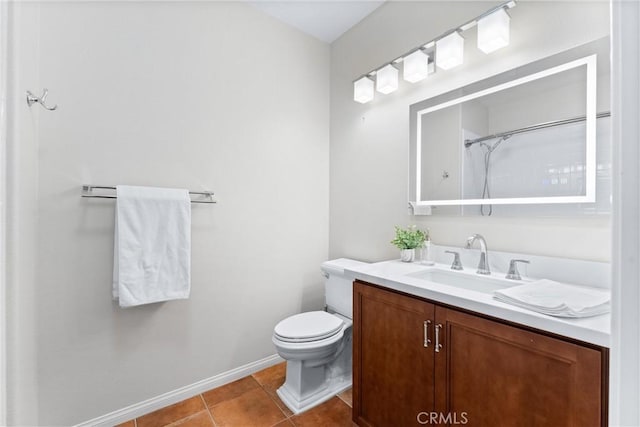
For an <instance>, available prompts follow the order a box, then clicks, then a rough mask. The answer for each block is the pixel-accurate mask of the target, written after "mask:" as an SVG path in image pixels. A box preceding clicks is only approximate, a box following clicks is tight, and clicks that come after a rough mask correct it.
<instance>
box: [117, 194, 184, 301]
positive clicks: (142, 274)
mask: <svg viewBox="0 0 640 427" xmlns="http://www.w3.org/2000/svg"><path fill="white" fill-rule="evenodd" d="M116 195H117V199H116V226H115V244H114V257H113V258H114V259H113V298H114V299H118V300H119V303H120V307H132V306H136V305H142V304H149V303H154V302H160V301H167V300H172V299H185V298H189V292H190V290H191V199H190V197H189V192H188V191H187V190H180V189H172V188H154V187H134V186H127V185H118V186H117V187H116Z"/></svg>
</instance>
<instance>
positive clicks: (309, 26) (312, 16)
mask: <svg viewBox="0 0 640 427" xmlns="http://www.w3.org/2000/svg"><path fill="white" fill-rule="evenodd" d="M248 3H249V4H251V5H252V6H254V7H256V8H258V9H260V10H261V11H263V12H265V13H267V14H269V15H271V16H273V17H274V18H276V19H279V20H280V21H282V22H285V23H287V24H289V25H291V26H293V27H295V28H297V29H299V30H300V31H303V32H305V33H307V34H310V35H312V36H313V37H315V38H317V39H319V40H322V41H323V42H326V43H332V42H333V41H334V40H335V39H337V38H338V37H340V36H341V35H342V34H344V33H345V32H346V31H347V30H348V29H349V28H351V27H353V26H354V25H355V24H357V23H358V22H360V21H361V20H362V18H364V17H365V16H367V15H368V14H370V13H371V12H373V11H374V10H375V9H377V8H378V7H380V6H381V5H382V4H383V3H384V0H381V1H366V0H364V1H363V0H361V1H336V0H330V1H300V0H289V1H268V0H267V1H249V2H248Z"/></svg>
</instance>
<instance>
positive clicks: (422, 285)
mask: <svg viewBox="0 0 640 427" xmlns="http://www.w3.org/2000/svg"><path fill="white" fill-rule="evenodd" d="M434 267H435V268H439V269H443V270H446V269H448V268H449V265H443V264H436V265H435V266H432V267H430V266H426V265H422V264H418V263H407V262H401V261H400V260H394V261H384V262H378V263H373V264H363V265H361V266H353V267H348V268H345V273H346V274H347V275H348V276H350V277H352V278H354V279H360V280H362V281H365V282H369V283H373V284H376V285H380V286H383V287H385V288H389V289H394V290H397V291H400V292H404V293H407V294H410V295H415V296H418V297H422V298H426V299H429V300H431V301H434V302H440V303H443V304H447V305H450V306H454V307H459V308H463V309H466V310H470V311H474V312H476V313H480V314H485V315H488V316H492V317H495V318H498V319H503V320H507V321H509V322H513V323H518V324H521V325H525V326H529V327H532V328H536V329H539V330H542V331H547V332H551V333H554V334H557V335H562V336H565V337H568V338H573V339H576V340H580V341H584V342H587V343H591V344H596V345H599V346H602V347H609V346H610V336H611V315H609V314H605V315H600V316H593V317H587V318H582V319H566V318H560V317H552V316H547V315H544V314H539V313H536V312H533V311H530V310H526V309H523V308H519V307H516V306H512V305H509V304H505V303H502V302H500V301H496V300H494V299H493V297H492V295H491V294H487V293H482V292H475V291H471V290H467V289H461V288H457V287H453V286H447V285H442V284H439V283H435V282H431V281H428V280H425V279H420V278H416V277H411V276H407V275H408V274H411V273H416V272H419V271H423V270H427V269H431V268H434ZM461 274H469V275H475V272H473V271H469V270H468V269H467V270H466V271H464V272H461ZM495 277H501V278H502V277H503V275H501V276H498V275H496V276H495Z"/></svg>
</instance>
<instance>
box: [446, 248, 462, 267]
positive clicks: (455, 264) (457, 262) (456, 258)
mask: <svg viewBox="0 0 640 427" xmlns="http://www.w3.org/2000/svg"><path fill="white" fill-rule="evenodd" d="M445 253H448V254H453V263H452V264H451V269H452V270H462V263H461V262H460V254H459V253H458V252H455V251H445Z"/></svg>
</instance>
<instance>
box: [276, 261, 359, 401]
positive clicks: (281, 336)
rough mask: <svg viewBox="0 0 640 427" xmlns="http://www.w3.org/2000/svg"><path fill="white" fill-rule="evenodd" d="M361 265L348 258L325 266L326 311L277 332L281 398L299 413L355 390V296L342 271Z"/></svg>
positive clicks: (286, 323) (300, 317) (289, 321)
mask: <svg viewBox="0 0 640 427" xmlns="http://www.w3.org/2000/svg"><path fill="white" fill-rule="evenodd" d="M362 264H364V263H362V262H360V261H354V260H350V259H346V258H340V259H336V260H333V261H327V262H325V263H323V264H322V267H321V268H322V272H323V274H324V276H325V278H326V280H325V301H326V307H327V311H310V312H307V313H301V314H296V315H293V316H291V317H287V318H286V319H284V320H282V321H281V322H280V323H278V324H277V325H276V327H275V328H274V330H273V339H272V340H273V344H274V345H275V346H276V349H277V351H278V354H279V355H280V356H281V357H282V358H283V359H285V360H286V361H287V378H286V381H285V383H284V384H283V385H282V387H280V388H279V389H278V396H280V399H282V401H283V402H284V403H285V404H286V405H287V406H288V407H289V409H291V411H293V413H295V414H297V413H300V412H302V411H305V410H307V409H309V408H311V407H313V406H316V405H318V404H320V403H322V402H324V401H326V400H328V399H330V398H331V397H333V396H335V395H336V394H337V393H340V392H341V391H344V390H346V389H348V388H349V387H351V354H352V344H351V326H352V318H353V294H352V280H351V279H350V278H348V277H345V275H344V269H345V267H351V266H357V265H362Z"/></svg>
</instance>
